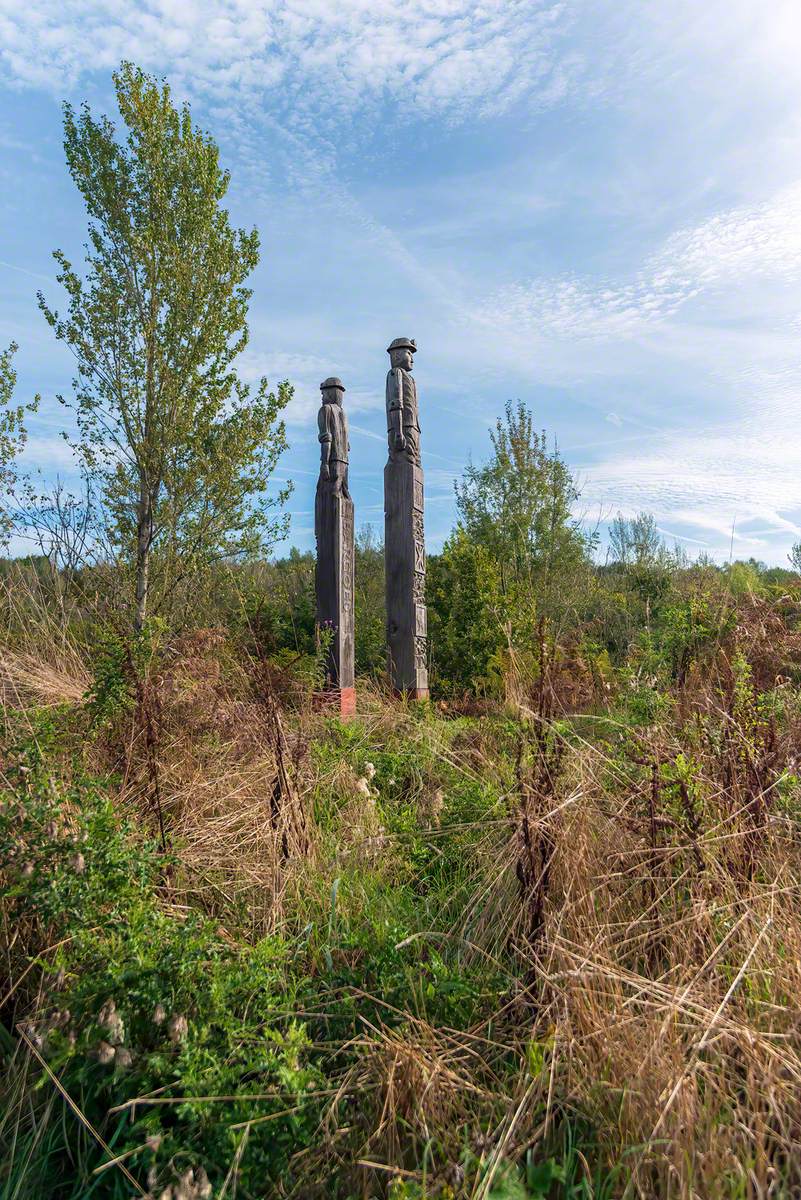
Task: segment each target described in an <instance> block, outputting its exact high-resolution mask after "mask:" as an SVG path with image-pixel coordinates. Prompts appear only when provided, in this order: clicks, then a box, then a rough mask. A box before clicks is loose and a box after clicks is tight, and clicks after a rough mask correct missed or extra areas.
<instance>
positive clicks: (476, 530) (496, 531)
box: [456, 402, 591, 609]
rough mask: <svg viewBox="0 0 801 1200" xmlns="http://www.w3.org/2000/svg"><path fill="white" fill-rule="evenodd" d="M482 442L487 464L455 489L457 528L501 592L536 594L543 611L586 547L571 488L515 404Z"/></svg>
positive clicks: (530, 421) (568, 476) (556, 455)
mask: <svg viewBox="0 0 801 1200" xmlns="http://www.w3.org/2000/svg"><path fill="white" fill-rule="evenodd" d="M490 439H491V442H492V454H491V455H490V458H489V459H488V461H487V462H486V463H484V464H483V465H482V466H475V465H474V464H471V465H470V466H468V468H467V470H466V471H465V473H464V478H463V480H462V482H461V483H457V484H456V506H457V511H458V514H459V526H460V528H461V529H463V530H464V532H465V533H466V534H467V536H468V538H469V539H470V540H471V541H472V542H473V543H475V544H476V545H480V546H483V547H484V549H485V550H486V551H487V552H488V553H489V554H490V555H491V557H492V558H493V559H494V560H495V562H496V563H497V565H498V569H499V572H500V586H501V590H502V591H503V592H509V591H511V590H520V589H521V588H522V589H523V590H524V591H525V592H526V593H528V594H529V595H531V594H532V593H536V596H537V599H538V604H539V606H540V607H541V608H543V609H548V608H549V607H551V606H552V605H553V603H554V602H555V601H556V602H558V592H559V590H560V589H561V588H562V585H563V581H564V578H565V575H566V573H567V572H569V571H572V570H574V569H575V568H576V567H577V566H579V565H581V564H583V563H585V561H586V558H587V553H588V551H589V548H590V545H591V539H590V538H589V537H588V536H587V534H586V533H585V532H584V529H583V526H582V522H581V520H580V519H579V518H578V517H577V516H576V515H575V514H574V512H573V508H574V505H575V503H576V501H577V500H578V497H579V492H578V488H577V487H576V484H575V482H574V480H573V476H572V475H571V473H570V471H569V470H568V468H567V466H566V465H565V463H564V461H563V460H562V458H561V456H560V455H559V453H558V451H556V450H555V449H554V450H551V449H550V448H549V447H548V442H547V438H546V435H545V434H544V433H540V432H538V431H537V429H535V427H534V420H533V417H532V415H531V412H530V411H529V409H528V408H527V407H526V406H525V404H523V403H522V402H518V403H517V404H512V403H511V402H509V403H507V405H506V409H505V413H504V416H503V418H499V419H498V420H497V421H496V423H495V429H494V430H492V431H491V432H490Z"/></svg>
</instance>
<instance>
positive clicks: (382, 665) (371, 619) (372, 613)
mask: <svg viewBox="0 0 801 1200" xmlns="http://www.w3.org/2000/svg"><path fill="white" fill-rule="evenodd" d="M355 575H356V585H355V593H354V621H355V632H354V636H355V646H354V652H355V661H356V673H357V674H358V675H372V676H373V677H374V678H380V677H381V676H382V675H384V673H385V672H386V665H387V649H386V608H385V604H386V602H385V597H384V547H383V545H382V544H381V542H380V541H379V539H378V538H377V537H376V534H375V531H374V530H373V528H372V526H370V525H365V526H363V528H362V529H360V530H359V532H358V534H357V535H356V546H355Z"/></svg>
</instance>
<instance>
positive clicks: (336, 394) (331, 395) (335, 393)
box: [323, 388, 342, 404]
mask: <svg viewBox="0 0 801 1200" xmlns="http://www.w3.org/2000/svg"><path fill="white" fill-rule="evenodd" d="M341 403H342V392H341V391H340V390H339V388H324V389H323V404H341Z"/></svg>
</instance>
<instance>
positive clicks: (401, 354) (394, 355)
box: [389, 346, 414, 371]
mask: <svg viewBox="0 0 801 1200" xmlns="http://www.w3.org/2000/svg"><path fill="white" fill-rule="evenodd" d="M389 361H390V362H391V363H392V366H393V367H400V368H401V370H403V371H411V369H412V366H413V365H414V359H413V356H412V351H411V350H410V349H409V348H408V347H407V346H398V347H396V349H395V350H390V352H389Z"/></svg>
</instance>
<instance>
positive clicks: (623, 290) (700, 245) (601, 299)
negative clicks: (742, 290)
mask: <svg viewBox="0 0 801 1200" xmlns="http://www.w3.org/2000/svg"><path fill="white" fill-rule="evenodd" d="M758 279H772V280H774V281H777V282H779V281H782V280H785V281H786V280H793V279H796V280H798V279H801V181H799V182H797V183H795V184H793V185H792V186H790V187H786V188H783V189H782V190H781V191H780V192H779V193H778V194H776V195H774V196H772V197H771V198H769V199H768V200H766V201H764V202H762V203H760V204H757V205H753V206H748V207H746V206H743V207H737V208H734V209H731V210H729V211H727V212H723V213H718V214H715V215H714V216H712V217H710V218H709V219H708V220H706V221H704V222H701V223H700V224H699V225H696V226H694V227H691V228H686V229H680V230H677V231H676V232H675V233H673V234H671V235H670V237H668V238H667V240H666V241H665V242H664V243H663V245H662V246H661V247H659V249H658V250H656V251H655V252H654V253H653V254H651V255H649V256H648V257H647V258H646V260H645V262H644V264H643V266H642V267H641V268H640V270H639V271H637V272H636V274H635V275H634V276H633V278H631V279H630V280H628V281H614V280H597V279H592V278H586V277H585V278H581V277H571V276H556V277H551V278H539V279H533V280H529V281H528V282H516V283H513V284H510V285H508V286H506V287H502V288H500V289H498V290H496V291H495V292H494V293H493V294H492V295H491V296H490V297H489V298H488V301H487V319H488V321H489V322H490V323H496V324H500V325H505V326H507V327H514V328H515V329H517V330H521V329H524V328H534V329H535V330H536V331H537V333H538V335H540V336H542V335H543V334H551V335H553V336H556V337H559V338H571V339H582V340H584V339H593V340H609V339H612V338H615V339H620V338H632V337H635V336H636V335H637V334H639V333H642V332H644V331H645V330H646V329H647V328H648V327H652V326H654V325H656V324H659V323H662V322H665V321H666V320H669V319H670V318H671V317H673V316H675V315H676V314H677V313H678V312H679V310H680V309H681V308H682V307H683V306H685V305H686V304H687V303H688V302H689V301H691V300H694V299H695V298H696V297H698V296H699V295H701V294H702V293H710V292H714V291H716V290H718V289H721V288H725V287H728V286H729V285H731V284H733V283H734V284H740V285H742V284H743V283H744V282H745V281H749V282H752V281H754V280H758Z"/></svg>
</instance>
